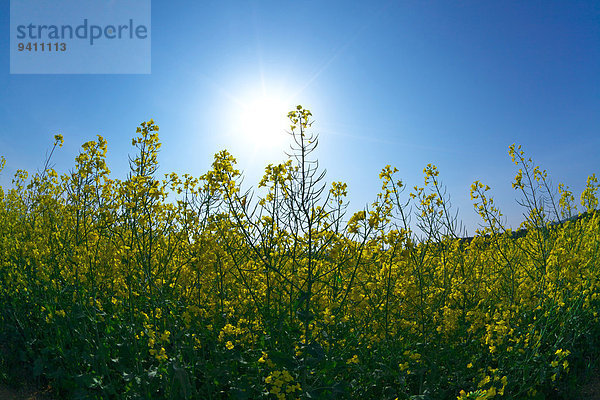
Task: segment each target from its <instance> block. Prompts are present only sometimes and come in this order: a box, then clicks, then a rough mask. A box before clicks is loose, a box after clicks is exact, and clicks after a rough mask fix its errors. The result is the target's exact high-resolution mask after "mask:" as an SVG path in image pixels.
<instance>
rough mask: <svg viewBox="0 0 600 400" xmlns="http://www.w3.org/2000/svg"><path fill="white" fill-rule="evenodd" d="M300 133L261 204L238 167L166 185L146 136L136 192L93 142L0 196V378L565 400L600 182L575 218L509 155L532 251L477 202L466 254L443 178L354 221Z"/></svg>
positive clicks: (261, 191)
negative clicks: (478, 221)
mask: <svg viewBox="0 0 600 400" xmlns="http://www.w3.org/2000/svg"><path fill="white" fill-rule="evenodd" d="M289 117H290V121H291V134H292V135H291V137H292V139H293V145H292V153H291V154H290V156H289V159H288V161H286V162H285V163H283V164H280V165H269V166H268V167H267V168H266V170H265V175H264V178H263V179H262V180H261V182H260V184H259V185H258V188H257V191H256V192H250V191H244V190H242V187H241V184H240V182H241V178H242V176H241V173H240V172H239V171H238V170H237V169H236V167H235V164H236V163H235V159H234V158H233V157H232V156H231V155H230V154H229V153H227V152H226V151H222V152H220V153H218V154H216V155H215V159H214V163H213V165H212V169H211V170H210V171H208V172H207V173H206V174H205V175H203V176H201V177H200V178H194V177H192V176H189V175H183V176H177V175H176V174H173V173H172V174H167V175H166V176H165V178H164V179H159V178H158V177H157V169H158V151H159V148H160V143H159V138H158V127H157V126H156V125H155V124H154V122H153V121H149V122H146V123H142V124H141V127H139V128H138V129H137V137H136V138H135V139H133V143H132V144H133V146H135V148H136V149H137V150H136V151H137V154H136V155H135V157H134V158H131V159H130V173H129V175H128V177H127V179H125V180H118V179H113V178H111V177H110V172H109V169H108V168H107V165H106V162H105V156H106V152H107V143H106V141H105V140H104V139H103V138H102V137H100V136H99V137H98V139H97V140H96V141H92V142H88V143H85V144H84V145H83V147H82V150H81V152H80V154H79V155H78V156H77V158H76V160H75V167H74V169H73V170H72V171H71V172H69V173H65V174H63V175H60V176H59V175H58V174H57V172H56V171H55V170H54V169H53V168H51V166H50V163H49V160H48V162H47V163H46V166H45V167H44V169H43V171H41V172H39V173H37V174H34V175H33V176H32V177H31V178H28V174H27V173H26V172H25V171H18V172H17V174H16V175H15V177H14V179H13V185H12V187H11V188H10V189H3V188H1V187H0V374H1V377H0V378H1V379H2V380H4V381H5V382H10V381H11V380H14V379H16V377H17V376H18V373H19V371H21V372H22V371H25V372H26V374H29V375H30V376H33V377H35V378H36V379H38V382H47V383H49V384H50V385H51V386H52V387H53V388H54V390H55V392H56V393H57V395H58V396H59V397H60V398H76V399H83V398H86V399H87V398H90V399H93V398H97V399H150V398H153V399H154V398H157V399H159V398H168V399H192V398H204V399H221V398H234V399H235V398H240V399H261V398H264V399H292V398H323V399H331V398H364V399H396V398H398V399H456V398H457V397H458V398H460V399H465V398H470V399H474V398H482V399H483V398H486V399H489V398H498V397H502V396H503V397H504V398H524V397H532V398H544V397H545V396H549V395H556V394H560V393H566V392H567V391H568V390H569V376H571V375H572V374H573V372H572V370H573V371H576V370H577V369H578V368H579V369H580V368H584V367H585V366H586V365H587V363H588V362H589V360H592V359H593V357H595V356H597V355H598V354H599V349H600V323H599V322H600V321H599V316H598V312H599V311H600V298H599V294H600V281H599V278H600V271H599V269H598V267H599V262H598V257H599V252H600V248H599V245H600V213H598V212H596V211H595V209H596V208H597V206H598V200H597V189H598V182H597V180H596V178H595V176H594V175H592V176H590V178H589V179H588V183H587V186H586V189H585V191H584V192H583V194H582V195H581V204H582V206H583V210H582V211H583V212H582V213H581V214H577V210H576V207H575V199H574V196H573V194H572V193H571V192H570V191H569V190H568V188H566V187H565V186H563V185H559V187H558V189H557V190H558V191H557V192H556V191H555V189H554V188H553V187H552V185H551V184H550V182H549V180H548V178H547V175H546V172H545V171H543V170H540V168H538V167H537V166H534V164H533V163H532V161H531V160H530V159H527V158H525V156H524V154H523V152H522V150H521V149H520V148H518V147H517V148H516V147H514V146H512V147H511V148H510V155H511V157H512V159H513V161H514V162H515V164H516V165H517V168H518V173H517V176H516V177H515V180H514V182H513V187H514V188H515V190H517V191H519V192H520V193H521V195H522V205H523V206H524V207H525V210H526V214H525V215H526V220H525V222H524V223H523V225H522V227H521V228H522V229H523V230H522V231H521V233H520V234H519V235H516V234H515V233H514V232H511V231H510V230H508V229H505V228H504V225H503V223H502V215H501V213H500V211H499V210H498V208H497V207H496V204H495V203H494V201H493V199H492V198H491V197H490V195H489V187H487V186H486V185H484V184H482V183H480V182H475V183H474V184H473V186H472V190H471V196H472V199H473V201H474V205H475V209H476V211H477V212H478V213H479V214H481V216H482V220H483V223H482V228H481V229H480V231H478V232H477V235H476V236H475V237H473V238H469V239H468V240H467V239H463V238H461V231H460V225H459V224H458V222H457V218H456V215H455V214H453V212H452V210H451V208H450V203H449V199H448V196H447V195H446V193H445V190H444V187H443V185H442V183H441V182H440V180H439V174H438V170H437V168H436V167H435V166H432V165H429V166H427V167H426V168H425V170H424V174H425V181H424V186H423V187H415V188H414V189H413V190H411V191H410V193H407V194H406V195H405V193H404V189H405V187H404V185H403V183H402V182H401V181H400V180H398V179H397V178H396V173H397V170H396V169H394V168H392V167H390V166H387V167H385V168H384V169H383V170H382V172H381V174H380V179H381V181H382V191H381V193H379V194H378V195H377V196H376V198H375V200H374V202H373V204H372V205H370V206H369V207H368V208H366V209H365V210H363V211H360V212H357V213H355V214H354V215H352V216H349V218H346V217H345V210H346V206H347V202H346V200H345V196H346V190H347V189H346V185H345V184H343V183H340V182H335V183H333V184H332V185H331V186H325V184H324V173H323V172H322V170H321V169H320V168H319V165H318V163H316V160H314V159H313V158H312V156H313V154H312V153H313V150H314V149H315V147H316V146H317V140H316V139H317V138H316V137H315V136H314V135H312V134H311V133H310V132H311V127H310V124H311V122H310V118H311V113H310V112H309V111H308V110H305V109H303V108H301V107H298V109H297V110H295V111H292V112H291V113H290V114H289ZM55 138H56V142H55V144H54V147H53V150H52V151H54V150H55V149H57V148H58V147H60V146H61V145H62V137H61V136H60V135H57V136H56V137H55ZM411 216H412V221H411ZM558 221H562V222H560V223H557V222H558ZM411 227H414V228H415V229H412V228H411ZM414 230H417V231H418V233H417V232H415V231H414ZM570 372H571V373H570Z"/></svg>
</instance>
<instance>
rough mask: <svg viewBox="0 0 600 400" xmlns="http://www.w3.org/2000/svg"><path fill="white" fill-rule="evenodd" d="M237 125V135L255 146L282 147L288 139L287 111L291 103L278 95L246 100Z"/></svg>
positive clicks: (263, 147) (259, 147)
mask: <svg viewBox="0 0 600 400" xmlns="http://www.w3.org/2000/svg"><path fill="white" fill-rule="evenodd" d="M241 106H242V107H241V110H240V111H241V113H240V116H239V121H238V123H237V124H236V125H237V130H238V132H237V135H238V137H240V138H241V139H243V142H245V143H246V144H249V145H252V146H253V147H254V148H258V149H261V148H262V149H265V148H275V147H280V148H281V147H282V145H283V144H284V143H286V141H287V139H288V135H287V134H286V129H289V120H288V118H287V113H288V112H289V110H290V105H289V104H287V102H286V101H285V100H283V99H282V98H280V97H277V96H267V95H261V96H258V97H256V98H252V99H249V100H248V101H244V102H242V104H241Z"/></svg>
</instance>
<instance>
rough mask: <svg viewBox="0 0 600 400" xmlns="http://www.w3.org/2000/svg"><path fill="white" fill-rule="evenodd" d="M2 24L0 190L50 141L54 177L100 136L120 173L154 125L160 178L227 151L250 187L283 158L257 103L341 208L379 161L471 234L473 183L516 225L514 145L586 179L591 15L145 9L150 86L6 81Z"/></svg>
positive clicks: (592, 93)
mask: <svg viewBox="0 0 600 400" xmlns="http://www.w3.org/2000/svg"><path fill="white" fill-rule="evenodd" d="M0 24H1V25H2V27H3V28H2V29H3V32H4V35H6V36H7V40H3V41H0V57H1V58H0V61H1V64H2V70H1V72H0V88H1V93H2V94H1V95H0V119H1V121H2V124H1V125H0V155H3V156H4V157H5V158H6V159H7V168H6V169H5V170H4V171H3V172H2V175H1V176H0V183H1V184H2V185H3V186H8V185H9V184H10V179H11V177H12V174H13V173H14V172H15V170H16V169H18V168H20V169H26V170H29V171H35V170H37V169H39V168H41V167H42V166H43V161H44V154H45V152H46V151H47V150H48V149H49V147H50V146H51V143H52V137H53V136H54V134H56V133H61V134H63V135H64V137H65V141H66V143H65V146H64V147H63V148H62V149H61V150H60V151H59V152H58V153H57V154H56V156H55V158H54V162H55V164H56V168H57V170H58V171H59V172H65V171H67V170H68V169H69V168H71V167H72V166H73V165H74V161H73V160H74V158H75V156H76V155H77V152H78V149H79V148H80V146H81V144H83V143H84V142H85V141H88V140H93V139H94V138H95V136H96V134H101V135H102V136H104V137H105V138H106V139H107V140H108V143H109V157H108V158H109V166H110V167H111V170H112V172H113V176H114V177H118V178H123V177H125V175H126V173H127V165H128V164H127V155H128V154H132V152H133V148H132V147H131V138H132V137H133V136H134V134H135V129H136V127H137V126H138V124H139V123H140V122H142V121H144V120H148V119H150V118H154V120H155V121H156V122H157V124H158V125H159V126H160V129H161V130H160V133H161V139H162V142H163V147H162V149H161V155H160V161H161V172H165V173H166V172H170V171H175V172H180V173H183V172H187V173H191V174H192V175H195V176H199V175H201V174H203V173H204V172H206V171H207V170H208V169H209V167H210V164H211V162H212V157H213V154H214V153H216V152H217V151H219V150H221V149H223V148H227V149H229V150H230V151H231V152H232V153H233V155H234V156H236V157H237V159H238V162H239V164H238V165H239V167H240V169H242V170H244V171H245V172H246V175H247V177H246V180H245V183H246V184H247V185H251V184H252V185H255V184H256V183H257V182H258V180H259V177H260V175H261V174H262V171H263V170H264V166H265V165H266V164H267V163H269V162H276V161H281V160H283V159H284V155H283V152H284V150H285V145H282V146H281V147H276V146H272V145H268V146H265V145H263V144H260V143H259V144H257V143H256V141H257V140H258V139H257V138H258V137H255V136H253V135H254V133H252V129H245V126H244V124H245V122H244V121H245V120H244V119H243V118H242V117H240V115H242V114H243V108H244V107H246V105H247V104H249V103H252V102H253V101H255V99H257V98H264V97H266V98H269V99H277V101H278V102H279V103H278V106H282V107H283V108H284V109H291V108H293V106H295V105H296V104H302V105H304V106H305V107H307V108H309V109H311V110H312V112H313V114H314V119H315V121H316V122H315V124H314V125H313V127H314V130H315V132H317V133H319V135H320V148H319V149H318V152H317V155H318V157H319V160H320V163H321V165H322V166H323V167H324V168H326V169H327V171H328V173H327V180H328V181H329V182H331V181H334V180H335V181H338V180H341V181H345V182H347V183H348V186H349V199H350V202H351V209H352V210H356V209H359V208H361V207H362V206H364V205H365V204H366V203H368V202H371V201H372V200H373V199H374V198H375V195H376V193H377V192H378V190H379V187H380V183H379V180H378V174H379V171H380V170H381V168H382V167H384V166H385V165H386V164H391V165H393V166H395V167H397V168H398V169H399V176H400V177H401V178H402V179H403V181H404V182H405V183H406V184H407V185H408V186H409V187H412V186H414V185H422V182H423V176H422V169H423V167H424V166H425V165H427V164H428V163H434V164H436V165H437V166H438V168H439V169H440V177H441V179H442V181H443V182H444V183H445V184H446V186H447V187H448V193H449V194H450V196H451V197H452V201H453V204H454V206H456V207H458V209H459V210H460V217H461V219H462V220H463V221H464V223H465V225H466V226H467V227H468V228H469V231H470V233H472V232H473V229H474V228H475V227H476V226H477V223H478V222H479V219H478V216H477V215H476V214H475V212H474V211H473V207H472V203H471V202H470V199H469V188H470V185H471V183H472V182H473V181H474V180H476V179H479V180H481V181H483V182H484V183H486V184H488V185H489V186H491V187H492V189H493V193H494V195H495V197H496V199H497V202H498V205H499V206H500V208H501V209H502V210H503V211H504V213H505V214H506V215H507V217H508V222H509V223H510V224H512V225H515V224H517V223H518V222H520V219H521V218H520V213H521V210H520V209H519V207H518V206H517V205H516V203H515V198H516V197H517V193H516V192H514V190H513V189H512V187H511V179H512V178H513V177H514V175H515V172H516V171H515V168H514V165H513V164H512V163H511V161H510V159H509V157H508V154H507V151H508V146H509V145H510V144H512V143H517V144H521V145H522V146H523V148H524V150H525V151H526V153H527V154H528V155H529V156H531V157H532V158H533V159H534V160H535V161H536V162H537V163H538V164H539V165H541V167H542V168H545V169H547V170H548V172H549V175H550V176H551V177H552V178H553V181H554V182H555V183H558V182H564V183H566V184H568V185H570V186H571V187H572V188H573V189H574V191H575V192H576V194H579V193H580V192H581V190H582V188H583V186H584V183H585V180H586V178H587V176H588V175H590V174H592V173H596V174H598V173H600V171H599V168H598V167H599V166H600V163H599V161H600V156H599V154H600V152H599V151H598V149H599V148H600V135H599V133H600V113H599V111H600V73H599V72H600V3H599V2H593V1H528V2H520V1H519V2H517V1H502V2H500V1H498V2H491V1H461V2H421V1H398V2H393V1H388V2H377V1H374V2H348V1H335V2H334V1H297V2H287V1H228V2H226V1H210V2H209V1H197V2H191V1H168V2H167V1H158V0H154V1H153V2H152V26H151V40H152V73H151V74H149V75H10V74H9V51H8V35H9V2H8V1H4V2H2V5H1V6H0ZM283 129H285V126H282V128H281V130H282V131H283ZM282 135H284V134H283V133H282Z"/></svg>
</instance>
